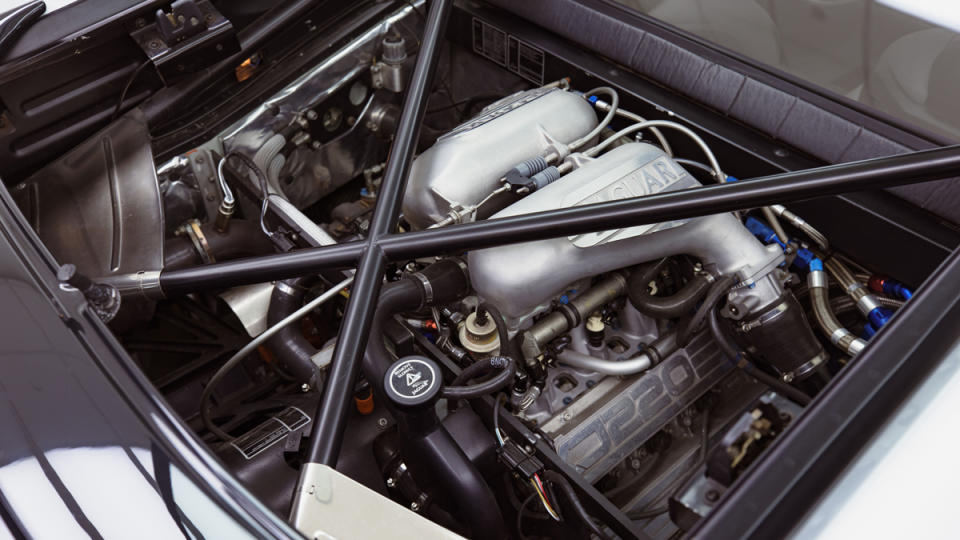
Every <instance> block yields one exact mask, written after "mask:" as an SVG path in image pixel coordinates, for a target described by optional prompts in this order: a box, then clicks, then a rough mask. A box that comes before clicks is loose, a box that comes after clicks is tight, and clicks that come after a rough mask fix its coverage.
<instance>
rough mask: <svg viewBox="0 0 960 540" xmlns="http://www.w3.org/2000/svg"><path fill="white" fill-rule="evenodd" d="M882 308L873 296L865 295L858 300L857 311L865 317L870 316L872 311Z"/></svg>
mask: <svg viewBox="0 0 960 540" xmlns="http://www.w3.org/2000/svg"><path fill="white" fill-rule="evenodd" d="M879 307H880V302H879V301H878V300H877V297H875V296H874V295H872V294H865V295H863V296H861V297H860V299H859V300H857V309H859V310H860V313H863V314H864V315H869V314H870V312H871V311H873V310H875V309H877V308H879Z"/></svg>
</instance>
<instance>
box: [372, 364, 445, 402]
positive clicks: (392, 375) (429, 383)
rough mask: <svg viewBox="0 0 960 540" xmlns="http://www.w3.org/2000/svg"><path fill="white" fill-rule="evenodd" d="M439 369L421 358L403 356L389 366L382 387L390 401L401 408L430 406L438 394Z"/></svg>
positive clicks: (440, 384)
mask: <svg viewBox="0 0 960 540" xmlns="http://www.w3.org/2000/svg"><path fill="white" fill-rule="evenodd" d="M442 385H443V379H442V377H441V375H440V367H439V366H437V364H436V363H435V362H434V361H433V360H430V359H429V358H426V357H423V356H405V357H403V358H401V359H399V360H397V361H396V362H394V363H393V365H391V366H390V369H388V370H387V374H386V375H385V376H384V378H383V387H384V390H385V391H386V393H387V396H388V397H389V398H390V401H392V402H393V403H395V404H396V405H398V406H399V407H402V408H418V407H420V406H426V405H432V404H433V402H434V401H435V400H436V398H437V396H438V395H439V394H440V387H441V386H442Z"/></svg>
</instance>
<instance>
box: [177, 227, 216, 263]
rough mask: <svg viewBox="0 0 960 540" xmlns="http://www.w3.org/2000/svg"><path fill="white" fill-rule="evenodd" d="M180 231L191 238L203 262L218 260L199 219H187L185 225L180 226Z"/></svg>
mask: <svg viewBox="0 0 960 540" xmlns="http://www.w3.org/2000/svg"><path fill="white" fill-rule="evenodd" d="M180 232H181V233H182V234H185V235H187V237H188V238H190V242H192V243H193V248H194V249H196V250H197V254H198V255H200V261H202V262H203V264H210V263H214V262H217V261H216V259H215V258H214V257H213V251H212V250H211V249H210V244H209V243H208V242H207V237H206V236H205V235H204V234H203V230H202V229H201V228H200V222H199V221H197V220H196V219H191V220H190V221H187V222H186V223H185V224H184V225H183V227H181V228H180Z"/></svg>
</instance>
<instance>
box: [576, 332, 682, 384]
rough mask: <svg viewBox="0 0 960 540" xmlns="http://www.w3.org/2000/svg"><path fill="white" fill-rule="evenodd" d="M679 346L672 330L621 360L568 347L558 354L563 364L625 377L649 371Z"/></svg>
mask: <svg viewBox="0 0 960 540" xmlns="http://www.w3.org/2000/svg"><path fill="white" fill-rule="evenodd" d="M677 348H678V346H677V334H676V332H670V333H669V334H666V335H664V336H661V337H660V339H658V340H657V341H655V342H653V343H652V344H650V345H649V346H648V347H647V350H646V351H644V352H642V353H640V354H639V355H637V356H635V357H633V358H628V359H627V360H622V361H620V362H615V361H613V360H604V359H603V358H596V357H594V356H590V355H589V354H583V353H581V352H578V351H575V350H573V349H566V350H564V351H563V352H561V353H560V354H559V355H557V361H558V362H560V363H561V364H566V365H568V366H573V367H577V368H581V369H589V370H590V371H596V372H597V373H602V374H604V375H616V376H622V377H625V376H628V375H636V374H637V373H641V372H644V371H647V370H648V369H650V368H652V367H653V366H655V365H657V364H658V363H660V362H661V361H662V360H663V359H664V358H666V357H668V356H670V355H671V354H673V353H674V352H675V351H676V350H677Z"/></svg>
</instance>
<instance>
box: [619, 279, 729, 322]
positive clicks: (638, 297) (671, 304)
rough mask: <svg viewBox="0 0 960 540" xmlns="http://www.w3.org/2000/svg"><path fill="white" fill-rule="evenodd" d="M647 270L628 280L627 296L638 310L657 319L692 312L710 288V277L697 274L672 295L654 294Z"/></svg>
mask: <svg viewBox="0 0 960 540" xmlns="http://www.w3.org/2000/svg"><path fill="white" fill-rule="evenodd" d="M646 275H647V272H643V273H640V272H635V273H633V274H631V275H630V279H629V280H627V298H629V299H630V303H631V304H633V307H635V308H637V311H639V312H640V313H643V314H644V315H649V316H650V317H653V318H655V319H676V318H677V317H680V316H682V315H685V314H687V313H689V312H690V310H691V309H693V308H694V306H696V305H697V302H699V301H700V299H701V298H703V295H705V294H707V291H708V290H709V289H710V279H709V278H708V277H707V276H704V275H701V274H697V275H695V276H693V278H692V279H690V281H688V282H687V283H686V285H684V286H683V288H681V289H680V290H679V291H677V292H676V293H675V294H673V295H671V296H653V295H651V294H650V291H649V290H648V287H647V284H648V283H650V279H652V278H647V277H646Z"/></svg>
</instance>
